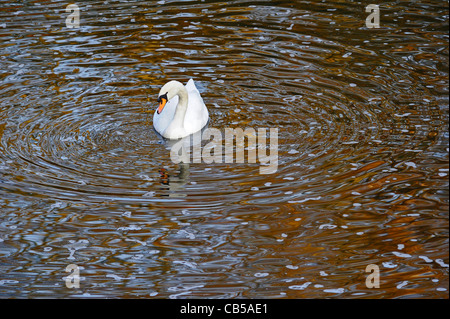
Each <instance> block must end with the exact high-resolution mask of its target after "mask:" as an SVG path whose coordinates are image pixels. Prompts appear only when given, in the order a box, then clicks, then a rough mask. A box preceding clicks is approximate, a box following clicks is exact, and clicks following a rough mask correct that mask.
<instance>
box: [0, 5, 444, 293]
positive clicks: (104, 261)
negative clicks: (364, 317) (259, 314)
mask: <svg viewBox="0 0 450 319" xmlns="http://www.w3.org/2000/svg"><path fill="white" fill-rule="evenodd" d="M67 4H68V3H67V2H63V1H24V2H16V1H1V2H0V66H1V68H0V298H54V297H57V298H78V297H92V298H104V297H108V298H448V297H449V294H448V289H449V284H448V280H449V277H448V273H449V266H448V264H449V254H448V250H449V240H448V239H449V237H448V234H449V206H448V204H449V200H448V195H449V194H448V193H449V192H448V189H449V184H448V182H449V133H448V124H449V116H448V114H449V108H448V106H449V98H448V87H449V81H448V75H449V71H448V70H449V41H448V35H449V31H448V26H449V13H448V1H424V2H403V1H393V2H382V3H377V4H378V5H379V6H380V28H368V27H367V26H366V23H365V21H366V17H367V16H368V15H369V13H366V11H365V7H366V6H367V5H368V4H369V2H362V1H312V2H310V1H294V2H292V1H228V2H220V1H167V0H166V1H157V2H155V1H77V2H76V4H77V5H78V6H79V8H80V27H79V28H73V29H69V28H67V26H66V22H65V21H66V18H67V16H68V15H69V13H67V12H66V10H65V9H66V6H67ZM190 78H193V79H194V80H195V81H196V83H197V87H198V88H199V90H200V92H201V95H202V97H203V99H204V101H205V103H206V105H207V107H208V109H209V113H210V122H209V127H213V128H218V129H220V130H223V129H224V128H227V127H233V128H236V127H241V128H246V127H251V128H255V129H256V128H261V127H264V128H270V127H273V128H278V158H279V159H278V169H277V171H276V172H275V173H273V174H260V171H259V165H258V164H251V163H232V164H230V163H212V164H207V163H204V162H202V163H191V164H175V163H173V162H172V161H171V158H170V154H169V151H168V148H167V145H166V143H165V141H164V140H162V138H161V137H160V136H159V135H158V134H157V133H156V132H155V131H154V130H153V127H152V114H153V111H154V110H155V109H156V107H157V102H156V99H157V94H158V92H159V89H160V87H161V86H162V85H164V84H165V83H166V82H168V81H169V80H179V81H181V82H183V83H186V82H187V81H188V80H189V79H190ZM70 264H75V265H77V266H78V267H79V272H80V276H81V281H80V287H79V288H68V287H67V286H66V281H65V277H66V276H67V275H68V272H66V267H67V266H68V265H70ZM370 264H375V265H377V266H378V267H379V271H380V287H379V288H368V287H367V286H366V278H367V276H368V275H369V273H367V272H366V271H365V270H366V267H367V266H368V265H370Z"/></svg>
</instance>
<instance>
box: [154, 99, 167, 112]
mask: <svg viewBox="0 0 450 319" xmlns="http://www.w3.org/2000/svg"><path fill="white" fill-rule="evenodd" d="M166 103H167V99H165V98H161V101H160V102H159V107H158V109H157V110H156V112H157V113H158V114H160V113H161V112H162V110H163V108H164V106H165V105H166Z"/></svg>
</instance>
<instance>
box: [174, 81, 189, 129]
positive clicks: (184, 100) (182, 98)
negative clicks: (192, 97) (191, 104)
mask: <svg viewBox="0 0 450 319" xmlns="http://www.w3.org/2000/svg"><path fill="white" fill-rule="evenodd" d="M177 95H178V105H177V109H176V111H175V115H174V117H173V122H176V123H177V124H178V125H180V126H183V123H184V117H185V115H186V111H187V105H188V93H187V90H186V88H185V87H184V86H182V87H181V88H180V90H179V91H178V93H177Z"/></svg>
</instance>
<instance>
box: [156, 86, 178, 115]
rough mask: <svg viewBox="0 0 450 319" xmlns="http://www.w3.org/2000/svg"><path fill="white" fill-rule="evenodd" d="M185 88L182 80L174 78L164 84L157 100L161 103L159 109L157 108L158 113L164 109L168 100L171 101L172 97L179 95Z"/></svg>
mask: <svg viewBox="0 0 450 319" xmlns="http://www.w3.org/2000/svg"><path fill="white" fill-rule="evenodd" d="M183 89H185V88H184V85H183V84H182V83H181V82H178V81H175V80H172V81H170V82H167V83H166V84H164V86H163V87H162V88H161V90H159V94H158V100H157V102H158V103H159V106H158V109H157V110H156V112H157V113H158V114H160V113H161V112H162V111H163V109H164V106H165V105H166V103H167V101H169V100H170V99H171V98H173V97H175V96H176V95H178V93H179V92H180V91H181V90H183Z"/></svg>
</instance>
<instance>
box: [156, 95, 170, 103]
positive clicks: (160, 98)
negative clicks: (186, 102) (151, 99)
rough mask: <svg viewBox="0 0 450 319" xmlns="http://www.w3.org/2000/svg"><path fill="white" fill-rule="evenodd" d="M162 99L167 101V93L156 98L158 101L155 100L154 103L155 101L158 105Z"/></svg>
mask: <svg viewBox="0 0 450 319" xmlns="http://www.w3.org/2000/svg"><path fill="white" fill-rule="evenodd" d="M162 99H165V100H166V101H167V100H168V98H167V93H166V94H162V95H160V96H158V99H157V100H156V101H157V102H158V103H161V101H162Z"/></svg>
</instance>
